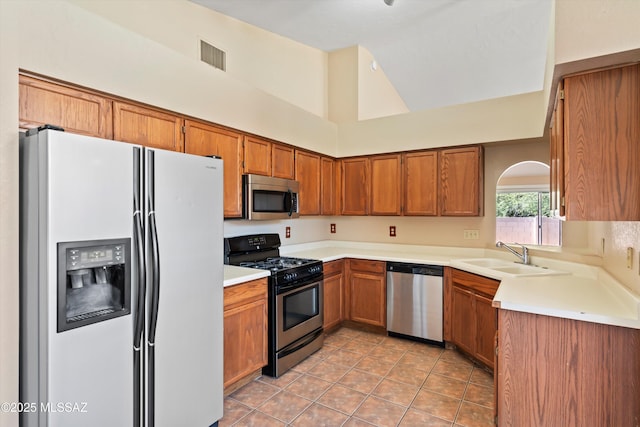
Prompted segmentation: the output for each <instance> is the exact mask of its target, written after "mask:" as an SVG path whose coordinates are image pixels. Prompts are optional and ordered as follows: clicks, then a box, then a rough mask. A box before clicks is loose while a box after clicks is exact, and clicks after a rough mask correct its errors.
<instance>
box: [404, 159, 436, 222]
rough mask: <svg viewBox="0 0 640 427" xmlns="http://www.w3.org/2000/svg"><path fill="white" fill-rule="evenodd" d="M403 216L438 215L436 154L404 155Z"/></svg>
mask: <svg viewBox="0 0 640 427" xmlns="http://www.w3.org/2000/svg"><path fill="white" fill-rule="evenodd" d="M402 181H403V183H404V209H403V213H404V215H438V152H437V151H422V152H419V153H407V154H405V155H404V162H403V179H402Z"/></svg>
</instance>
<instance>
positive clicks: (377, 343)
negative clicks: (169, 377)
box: [227, 329, 492, 426]
mask: <svg viewBox="0 0 640 427" xmlns="http://www.w3.org/2000/svg"><path fill="white" fill-rule="evenodd" d="M347 330H349V331H354V330H353V329H347ZM338 332H339V331H336V333H338ZM355 332H356V333H355V334H353V333H349V334H343V335H333V336H334V337H340V339H337V340H334V341H337V343H338V344H337V343H335V342H329V343H327V347H329V348H332V350H331V351H330V352H328V353H327V354H324V355H323V356H321V357H320V356H319V357H318V361H317V363H315V364H314V365H312V366H311V367H309V368H308V369H307V370H306V371H295V368H294V369H293V370H294V371H295V372H296V373H297V374H298V376H297V377H296V378H295V379H293V380H291V381H289V382H287V383H285V384H283V385H274V384H272V383H270V382H268V381H262V376H260V377H258V378H256V379H255V380H254V381H253V382H259V383H261V384H264V385H267V386H270V387H273V388H275V389H277V390H278V391H277V392H276V393H274V394H273V395H271V396H269V397H268V398H267V399H265V400H264V401H262V402H261V403H260V404H258V405H257V407H255V408H253V407H251V406H249V405H247V404H245V403H243V402H242V401H240V400H238V399H236V398H234V397H232V396H231V395H229V396H227V398H228V399H230V400H231V401H234V402H236V403H239V404H241V405H243V406H245V407H247V408H248V409H250V410H249V412H247V413H246V414H244V415H243V416H242V417H240V418H239V419H238V420H236V421H234V422H233V423H232V424H231V426H236V425H238V424H239V423H240V422H241V421H242V420H243V419H245V418H246V417H249V416H251V414H254V413H260V414H262V415H265V416H268V417H270V418H272V419H274V420H277V421H278V422H282V423H283V424H284V425H285V426H292V425H293V424H294V423H295V421H296V420H297V419H299V418H300V417H301V416H302V415H303V414H304V413H305V412H306V411H307V410H308V409H309V408H310V407H312V406H313V405H314V404H316V405H319V406H322V407H324V408H327V409H329V410H332V411H335V412H337V413H339V414H342V415H344V416H345V417H346V419H345V421H344V422H343V423H342V424H341V425H343V426H344V425H345V424H346V423H348V422H349V421H350V420H351V419H356V420H360V421H364V422H366V423H368V424H370V422H369V421H367V420H365V419H363V418H360V417H358V416H356V415H355V414H356V413H357V412H358V410H359V409H360V408H361V407H362V406H363V405H364V403H365V402H366V401H367V400H368V399H369V398H375V399H380V400H381V401H384V402H387V403H389V404H391V405H394V406H396V407H400V408H402V409H403V412H402V415H401V416H400V418H399V420H398V421H397V423H396V426H397V425H399V424H401V423H402V421H403V420H404V419H405V417H406V416H407V413H408V412H409V409H411V408H412V405H413V404H414V403H415V401H416V399H417V397H418V395H419V393H420V391H421V390H427V391H429V392H432V393H436V394H439V395H442V396H445V397H448V398H452V397H451V396H448V395H447V394H442V393H440V392H438V391H435V390H428V389H424V388H423V387H424V386H425V384H426V382H427V380H428V379H429V378H430V377H431V376H432V375H433V374H436V375H440V376H443V377H445V378H449V379H454V380H458V381H461V380H459V379H458V378H456V377H450V376H448V375H442V374H438V373H436V372H433V369H434V368H435V366H436V365H437V364H438V363H439V362H440V361H445V362H448V363H451V364H458V363H459V361H458V360H456V359H449V358H448V357H447V358H443V356H444V355H445V354H446V349H445V348H442V350H441V351H440V353H439V354H438V356H437V357H436V358H435V359H434V361H433V365H432V366H431V367H430V368H429V370H428V372H426V376H425V378H424V379H423V380H422V381H421V382H420V384H413V383H410V382H405V381H401V380H398V379H396V378H389V377H388V375H389V374H390V373H391V371H392V370H393V369H395V368H397V367H398V366H401V363H400V362H401V360H403V359H404V358H405V357H406V356H407V355H411V354H413V355H415V356H416V357H421V356H427V357H428V355H427V354H425V353H422V352H421V351H412V349H413V347H415V343H412V345H409V346H404V345H403V346H402V347H403V348H401V349H397V348H395V347H394V346H392V345H389V343H385V341H386V340H387V339H389V338H390V339H397V340H400V338H398V337H390V336H383V335H379V336H378V335H377V334H373V333H371V332H367V331H355ZM351 335H352V336H351ZM367 335H370V336H375V338H374V339H373V340H372V339H365V338H364V337H366V336H367ZM329 336H332V335H329ZM354 342H356V343H360V344H361V345H365V344H366V345H367V348H366V350H365V352H364V353H361V352H359V351H354V350H352V349H349V348H345V346H347V345H349V344H351V343H354ZM406 342H407V343H409V342H411V341H410V340H406ZM340 343H341V344H340ZM391 344H392V343H391ZM425 344H427V345H428V343H425ZM368 345H372V346H371V347H368ZM378 348H381V349H383V350H384V349H389V350H393V351H398V350H400V352H399V356H398V357H397V358H394V359H395V361H394V362H392V365H391V366H390V368H389V369H388V370H386V373H385V374H384V375H382V376H379V375H377V374H370V375H373V376H375V377H378V378H379V379H378V380H377V381H376V383H375V384H374V385H373V386H372V387H371V389H370V390H369V391H368V392H367V393H363V392H362V391H360V390H357V389H355V388H352V387H351V386H349V385H347V384H342V383H340V381H341V380H342V379H343V378H345V377H346V376H347V375H349V374H350V373H356V374H357V373H361V374H368V372H367V371H366V370H362V369H359V368H358V367H357V365H358V364H359V363H360V362H362V361H363V360H364V359H365V358H367V357H369V358H372V359H380V360H385V358H384V356H382V357H375V356H371V353H372V352H374V351H375V350H376V349H378ZM338 351H346V352H350V353H354V354H355V355H357V359H356V360H355V362H353V363H352V364H351V365H350V366H347V365H343V364H340V363H337V362H333V363H335V364H336V365H338V366H340V367H342V368H346V369H347V370H346V371H345V372H344V373H343V374H342V375H340V376H339V377H337V378H336V379H335V380H331V381H328V380H327V379H324V378H322V377H318V376H316V375H314V374H313V373H311V372H310V371H311V370H313V369H314V367H315V366H317V365H318V364H320V363H323V362H328V359H329V358H330V357H331V356H332V355H334V354H336V353H337V352H338ZM349 360H350V362H351V360H353V359H349ZM465 364H467V362H465ZM477 369H480V368H478V367H477V366H476V364H475V363H473V362H472V361H471V372H470V374H469V376H468V378H467V379H466V381H465V385H464V390H463V392H462V397H461V398H460V399H459V404H458V407H457V410H456V413H455V416H454V418H453V421H451V425H454V424H455V423H456V420H457V418H458V416H459V415H460V411H461V409H462V403H464V402H465V396H466V394H467V391H468V388H469V385H470V384H472V381H471V378H472V377H473V373H474V371H475V370H477ZM423 372H424V371H423ZM304 376H310V377H312V378H315V379H318V380H321V381H324V382H327V383H329V386H328V387H327V389H326V390H324V391H322V392H321V393H320V394H319V395H318V396H316V397H315V398H314V399H308V398H307V397H304V396H299V395H297V394H296V393H293V392H290V391H288V390H287V387H289V386H290V385H291V384H293V383H294V382H295V381H297V380H298V379H300V378H302V377H304ZM385 380H389V381H393V382H398V383H400V384H403V385H405V386H411V387H416V388H417V391H416V393H415V395H414V396H413V398H412V399H411V401H410V402H409V403H408V404H407V405H406V406H405V404H399V403H396V402H394V401H391V400H388V399H387V398H385V397H382V396H377V395H375V394H373V393H374V392H375V390H376V389H377V388H378V387H380V385H381V384H382V383H383V382H384V381H385ZM250 384H251V383H250ZM473 384H476V385H478V386H480V387H486V388H490V387H488V386H486V385H484V383H480V382H478V383H476V382H473ZM336 385H338V386H340V387H344V388H347V389H349V390H351V391H354V392H357V393H361V394H362V395H363V399H362V401H361V402H360V403H359V404H358V405H357V406H356V407H355V409H354V410H353V411H352V412H351V413H350V414H349V413H345V412H343V411H342V410H339V409H336V408H333V407H330V406H327V405H326V404H324V403H322V402H320V399H322V397H324V396H325V395H326V394H327V393H328V392H329V390H331V389H332V388H333V387H334V386H336ZM284 391H287V392H288V393H293V394H294V395H296V396H298V397H300V398H302V399H304V400H306V401H307V404H306V405H305V406H304V408H303V409H302V410H301V411H300V412H299V413H298V414H297V415H296V416H295V417H293V418H292V420H291V422H286V421H284V420H282V419H280V418H278V417H275V416H272V415H269V414H267V413H265V412H262V411H260V409H259V406H261V405H264V404H265V403H266V402H268V401H269V400H271V399H273V398H274V397H275V396H277V395H278V394H280V393H282V392H284ZM456 400H458V399H456ZM469 402H470V403H474V404H475V405H478V406H480V407H484V408H485V409H492V408H490V407H485V406H483V405H480V404H478V403H475V402H471V401H469ZM414 409H415V408H414ZM418 412H423V411H418ZM425 414H427V415H429V416H431V417H435V418H438V419H440V420H442V421H444V422H450V421H448V420H445V419H443V418H440V417H438V416H435V415H433V414H431V413H429V412H426V413H425Z"/></svg>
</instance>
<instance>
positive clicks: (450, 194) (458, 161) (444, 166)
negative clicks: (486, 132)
mask: <svg viewBox="0 0 640 427" xmlns="http://www.w3.org/2000/svg"><path fill="white" fill-rule="evenodd" d="M438 167H439V170H440V200H439V206H440V215H443V216H481V215H483V213H484V212H483V208H484V196H483V152H482V147H481V146H472V147H464V148H450V149H444V150H440V153H439V158H438Z"/></svg>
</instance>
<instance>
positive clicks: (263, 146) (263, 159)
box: [244, 136, 271, 176]
mask: <svg viewBox="0 0 640 427" xmlns="http://www.w3.org/2000/svg"><path fill="white" fill-rule="evenodd" d="M244 172H245V173H254V174H258V175H265V176H271V142H270V141H267V140H264V139H262V138H257V137H254V136H245V137H244Z"/></svg>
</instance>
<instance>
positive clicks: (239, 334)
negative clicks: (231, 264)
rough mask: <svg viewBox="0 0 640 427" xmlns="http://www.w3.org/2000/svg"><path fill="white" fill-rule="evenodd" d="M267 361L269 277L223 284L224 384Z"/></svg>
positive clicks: (230, 383) (227, 384)
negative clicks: (227, 284) (237, 283)
mask: <svg viewBox="0 0 640 427" xmlns="http://www.w3.org/2000/svg"><path fill="white" fill-rule="evenodd" d="M266 364H267V279H259V280H253V281H251V282H247V283H241V284H239V285H235V286H228V287H226V288H224V387H225V388H227V387H229V386H230V385H232V384H234V383H235V382H237V381H239V380H242V379H243V378H245V377H246V376H247V375H250V374H252V373H253V372H256V371H257V370H259V369H261V368H262V367H263V366H265V365H266Z"/></svg>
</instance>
